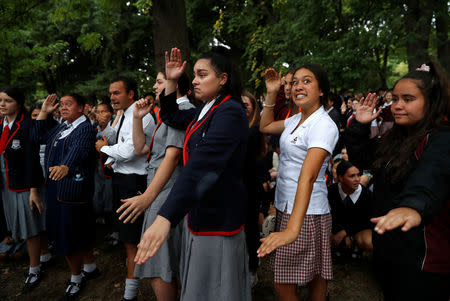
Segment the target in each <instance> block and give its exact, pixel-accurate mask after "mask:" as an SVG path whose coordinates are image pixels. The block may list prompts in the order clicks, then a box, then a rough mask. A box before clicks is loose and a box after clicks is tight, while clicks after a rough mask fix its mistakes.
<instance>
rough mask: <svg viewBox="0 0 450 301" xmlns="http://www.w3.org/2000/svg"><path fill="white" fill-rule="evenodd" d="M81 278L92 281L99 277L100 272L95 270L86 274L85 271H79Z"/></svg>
mask: <svg viewBox="0 0 450 301" xmlns="http://www.w3.org/2000/svg"><path fill="white" fill-rule="evenodd" d="M81 276H82V277H83V279H85V280H92V279H95V278H97V277H98V276H100V270H99V269H98V268H95V270H93V271H92V272H86V271H85V270H81Z"/></svg>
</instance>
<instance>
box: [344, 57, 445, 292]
mask: <svg viewBox="0 0 450 301" xmlns="http://www.w3.org/2000/svg"><path fill="white" fill-rule="evenodd" d="M392 94H393V96H392V105H391V111H392V114H393V115H394V126H393V127H392V129H391V130H390V131H389V132H388V133H387V134H386V135H385V136H384V137H383V138H382V140H381V142H378V141H379V140H369V131H370V130H369V124H370V122H371V121H372V120H374V119H375V118H377V117H378V115H379V113H380V110H378V111H376V113H373V110H374V108H375V106H376V104H377V99H376V97H375V95H374V94H370V95H368V96H367V97H366V98H365V99H362V100H361V102H360V105H359V106H358V108H357V110H356V115H355V119H354V120H353V122H352V123H351V124H350V126H349V128H348V129H347V133H346V135H345V139H346V145H347V147H348V150H349V154H350V158H352V161H353V163H355V164H356V165H357V166H358V167H360V168H365V167H368V166H370V167H372V169H373V171H374V202H373V212H372V216H375V217H374V218H372V219H371V221H372V222H373V223H374V224H375V230H374V232H373V249H374V260H375V268H376V272H377V275H378V276H379V279H380V282H381V284H382V288H383V292H384V295H385V299H386V300H449V297H450V293H449V292H450V291H449V289H448V284H449V283H450V257H449V254H450V227H449V225H450V201H449V200H450V190H449V189H448V187H449V186H448V179H449V177H450V143H449V141H450V126H449V122H448V116H449V109H450V98H449V81H448V78H447V77H446V75H445V74H444V73H443V72H442V70H441V69H440V68H439V66H438V65H437V64H436V63H434V62H430V63H428V64H427V65H425V64H424V65H422V66H421V67H420V68H419V69H417V70H413V71H410V72H409V73H408V74H406V75H405V76H403V77H402V78H401V79H400V80H398V81H397V82H396V84H395V85H394V89H393V93H392ZM378 143H379V144H378Z"/></svg>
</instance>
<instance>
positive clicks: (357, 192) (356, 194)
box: [338, 183, 362, 204]
mask: <svg viewBox="0 0 450 301" xmlns="http://www.w3.org/2000/svg"><path fill="white" fill-rule="evenodd" d="M338 191H339V195H340V196H341V200H344V199H345V197H346V196H347V194H346V193H345V192H344V190H342V185H341V183H339V184H338ZM361 192H362V187H361V184H359V185H358V188H357V189H356V190H355V191H353V193H352V194H349V195H348V196H349V197H350V199H351V200H352V202H353V204H356V202H357V201H358V199H359V196H360V195H361Z"/></svg>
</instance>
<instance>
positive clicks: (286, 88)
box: [283, 73, 292, 99]
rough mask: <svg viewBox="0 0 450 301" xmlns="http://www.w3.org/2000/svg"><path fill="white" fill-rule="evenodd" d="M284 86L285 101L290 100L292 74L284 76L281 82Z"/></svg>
mask: <svg viewBox="0 0 450 301" xmlns="http://www.w3.org/2000/svg"><path fill="white" fill-rule="evenodd" d="M283 85H284V95H285V96H286V99H291V90H292V73H288V74H286V76H285V77H284V81H283Z"/></svg>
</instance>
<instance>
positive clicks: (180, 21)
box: [152, 0, 190, 71]
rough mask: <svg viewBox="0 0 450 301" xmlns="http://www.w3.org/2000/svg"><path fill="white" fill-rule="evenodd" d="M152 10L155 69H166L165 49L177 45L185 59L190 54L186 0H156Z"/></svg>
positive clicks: (168, 49) (167, 49)
mask: <svg viewBox="0 0 450 301" xmlns="http://www.w3.org/2000/svg"><path fill="white" fill-rule="evenodd" d="M152 12H153V44H154V47H155V69H156V70H157V71H164V68H165V59H164V52H165V51H169V52H170V49H171V48H172V47H177V48H179V49H181V55H182V59H183V60H187V59H189V56H190V53H189V52H190V48H189V40H188V32H187V25H186V8H185V5H184V0H171V1H167V0H154V1H153V6H152Z"/></svg>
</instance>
